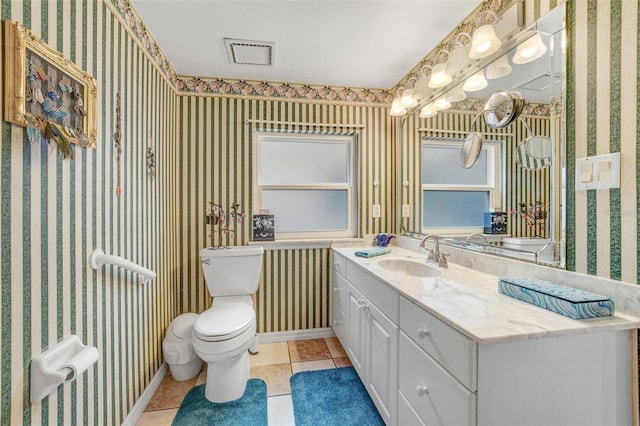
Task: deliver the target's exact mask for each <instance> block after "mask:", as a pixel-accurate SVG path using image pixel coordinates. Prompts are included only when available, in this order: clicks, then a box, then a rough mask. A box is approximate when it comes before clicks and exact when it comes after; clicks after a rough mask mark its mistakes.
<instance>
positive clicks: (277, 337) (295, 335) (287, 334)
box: [258, 328, 335, 343]
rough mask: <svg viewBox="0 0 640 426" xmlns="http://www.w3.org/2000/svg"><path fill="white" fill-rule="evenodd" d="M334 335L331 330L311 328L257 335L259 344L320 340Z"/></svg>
mask: <svg viewBox="0 0 640 426" xmlns="http://www.w3.org/2000/svg"><path fill="white" fill-rule="evenodd" d="M333 336H335V333H334V332H333V329H332V328H311V329H308V330H292V331H274V332H271V333H258V340H259V341H260V343H278V342H287V341H290V340H308V339H321V338H323V337H333Z"/></svg>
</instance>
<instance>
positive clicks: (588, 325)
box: [333, 246, 640, 345]
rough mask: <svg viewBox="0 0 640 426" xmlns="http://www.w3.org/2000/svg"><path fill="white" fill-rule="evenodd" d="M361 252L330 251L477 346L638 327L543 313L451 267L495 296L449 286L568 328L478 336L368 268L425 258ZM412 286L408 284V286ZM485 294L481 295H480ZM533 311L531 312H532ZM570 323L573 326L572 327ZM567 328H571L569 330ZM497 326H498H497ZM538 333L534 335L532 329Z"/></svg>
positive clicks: (623, 318)
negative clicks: (364, 255)
mask: <svg viewBox="0 0 640 426" xmlns="http://www.w3.org/2000/svg"><path fill="white" fill-rule="evenodd" d="M363 248H371V247H370V246H351V247H333V249H334V250H335V251H336V252H338V253H340V254H341V255H342V256H345V257H346V258H347V259H348V260H350V261H352V262H353V264H355V265H357V266H358V267H359V268H362V269H363V270H364V271H366V272H367V273H369V274H372V275H373V276H375V277H376V278H377V279H379V280H380V281H381V282H383V283H384V284H386V285H387V286H388V287H389V288H391V289H393V290H394V291H396V292H397V293H398V294H399V295H401V296H403V297H405V298H406V299H407V300H409V301H410V302H412V303H414V304H416V305H418V306H419V307H420V308H422V309H424V310H425V311H426V312H428V313H429V314H431V315H433V316H435V317H436V318H438V319H439V320H441V321H443V322H444V323H445V324H447V325H449V326H451V327H452V328H454V329H455V330H457V331H458V332H460V333H461V334H463V335H464V336H466V337H467V338H469V339H471V340H473V341H474V342H476V343H477V344H478V345H490V344H499V343H507V342H517V341H526V340H534V339H541V338H546V337H561V336H570V335H578V334H587V333H597V332H609V331H611V332H613V331H624V330H632V329H635V328H639V327H640V318H636V317H633V316H630V315H626V314H619V313H615V314H614V315H612V316H608V317H600V318H589V319H581V320H575V319H572V318H569V317H565V316H563V315H560V314H557V313H555V312H552V311H549V310H546V309H544V308H541V307H538V306H535V305H532V304H529V303H526V302H523V301H520V300H517V299H514V298H511V297H509V296H506V295H503V294H500V293H499V292H498V291H497V283H498V279H499V277H498V276H492V275H490V274H486V273H482V272H477V271H473V270H472V269H469V268H466V267H463V266H459V265H451V266H452V268H455V269H457V270H461V271H458V272H464V270H468V271H470V272H473V273H474V274H476V275H484V277H483V278H484V279H485V280H486V279H487V278H489V279H493V280H494V281H495V285H496V291H495V294H494V295H491V294H490V293H491V290H490V289H483V291H481V290H480V289H475V290H474V289H472V288H471V286H473V285H475V284H474V283H472V282H466V283H458V282H452V283H451V284H459V285H460V286H463V287H464V288H463V289H462V290H463V291H464V292H467V293H468V294H471V293H472V292H473V291H475V292H477V294H478V296H483V297H484V298H487V297H495V298H496V300H499V301H500V305H502V306H504V305H511V306H513V307H514V308H515V309H517V310H519V311H525V312H526V311H529V312H535V314H536V315H539V316H540V317H546V318H547V319H548V321H549V322H551V323H566V324H567V326H565V327H562V326H557V327H556V328H555V329H553V330H547V329H545V328H544V327H542V326H539V325H537V324H535V323H529V322H527V321H526V320H514V321H512V320H503V321H502V325H503V326H505V329H506V328H509V329H513V328H519V327H520V328H523V329H526V331H525V330H523V331H522V332H504V333H497V332H493V333H488V334H485V335H481V334H479V333H478V332H476V331H474V330H472V329H470V328H468V326H466V325H464V324H463V323H461V321H458V320H456V319H455V318H451V316H450V315H448V314H446V313H443V312H441V310H439V309H437V308H436V307H435V306H431V305H429V304H427V303H425V302H424V301H422V300H420V298H419V297H416V294H411V293H410V292H408V291H405V290H404V289H403V288H400V287H399V286H397V285H394V283H392V282H390V281H389V279H388V276H389V274H391V273H382V274H381V273H379V271H378V270H376V268H371V265H375V262H377V261H378V260H381V259H383V258H385V257H386V258H394V257H409V258H411V259H416V260H426V256H424V255H420V254H419V253H415V252H413V251H410V250H406V249H402V248H399V247H392V253H390V254H388V255H383V256H377V257H373V258H361V257H357V256H355V254H354V253H355V251H356V250H359V249H363ZM405 280H406V281H407V282H409V283H412V282H413V283H415V284H419V283H420V281H419V280H418V279H414V278H412V277H406V278H405ZM410 285H411V284H409V286H410ZM483 293H484V295H483ZM532 309H533V311H532ZM572 323H573V324H572ZM569 324H572V325H571V326H569ZM499 325H500V324H498V326H499ZM536 328H537V329H538V331H536V330H535V329H536Z"/></svg>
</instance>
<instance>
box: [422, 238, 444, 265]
mask: <svg viewBox="0 0 640 426" xmlns="http://www.w3.org/2000/svg"><path fill="white" fill-rule="evenodd" d="M429 240H432V241H433V244H434V246H435V247H434V248H433V249H430V250H429V257H427V263H428V264H430V265H435V266H439V267H441V268H446V267H447V266H448V264H447V256H448V255H449V253H440V243H439V242H438V237H436V236H435V235H433V234H429V235H427V236H426V237H424V240H422V242H421V243H420V247H422V248H423V249H425V250H426V247H425V245H426V244H427V241H429Z"/></svg>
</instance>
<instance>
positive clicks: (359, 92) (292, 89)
mask: <svg viewBox="0 0 640 426" xmlns="http://www.w3.org/2000/svg"><path fill="white" fill-rule="evenodd" d="M111 1H112V4H113V6H114V7H115V9H116V12H117V13H118V14H119V15H120V17H121V18H122V19H123V21H124V23H125V24H126V26H127V27H128V28H129V30H130V31H131V33H132V34H133V35H134V36H135V37H137V38H138V40H139V42H140V43H141V45H142V46H143V47H144V49H145V50H146V51H147V53H148V54H149V56H150V57H151V58H152V59H153V61H154V62H155V64H156V65H157V66H158V67H159V69H160V70H161V71H162V72H163V73H164V75H165V77H166V78H167V79H168V80H169V82H171V84H173V86H174V88H175V89H176V91H178V92H183V93H198V94H210V95H221V96H259V97H269V98H280V99H299V100H306V101H329V102H350V103H354V102H356V103H367V104H381V105H389V104H391V101H392V100H393V95H392V93H391V91H390V90H385V89H367V88H351V87H329V86H321V85H309V84H291V83H278V82H265V81H245V80H234V79H220V78H200V77H190V76H178V75H177V74H176V71H175V69H174V68H173V66H172V65H171V63H170V62H169V60H168V59H167V57H166V55H165V54H164V52H162V50H161V49H160V46H158V43H157V42H156V41H155V39H154V38H153V36H152V35H151V33H150V32H149V31H148V30H147V28H146V27H145V25H144V23H143V22H142V19H141V18H140V16H139V15H138V13H137V12H136V10H135V9H134V8H133V6H132V5H131V3H130V2H129V0H111Z"/></svg>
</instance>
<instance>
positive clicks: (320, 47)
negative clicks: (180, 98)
mask: <svg viewBox="0 0 640 426" xmlns="http://www.w3.org/2000/svg"><path fill="white" fill-rule="evenodd" d="M131 1H132V4H133V6H134V8H135V9H136V10H137V11H138V13H139V14H140V16H141V18H142V20H143V22H144V24H145V25H146V26H147V28H148V30H149V31H150V32H151V34H152V35H153V36H154V37H155V39H156V40H157V42H158V44H159V45H160V47H161V49H162V50H163V51H164V53H165V54H166V55H167V58H168V59H169V61H170V62H171V64H172V65H173V66H174V68H175V69H176V72H177V73H178V74H181V75H188V76H197V77H219V78H234V79H236V78H237V79H245V80H258V81H278V82H288V83H306V84H321V85H325V84H326V85H335V86H350V87H367V88H378V89H390V88H392V87H393V86H394V85H395V84H396V83H397V82H398V81H400V80H401V79H402V77H404V76H405V74H407V73H408V72H409V71H410V70H411V69H412V68H413V66H414V65H416V64H417V63H418V62H419V61H420V60H421V59H422V58H423V57H424V56H425V55H426V54H427V53H429V52H430V51H431V50H432V49H433V48H434V47H435V46H436V45H437V44H438V43H439V42H440V41H441V40H442V39H443V38H444V37H445V36H446V35H447V34H449V32H450V31H451V30H452V29H453V28H454V27H455V26H456V25H457V24H458V23H459V22H460V21H462V20H463V19H464V18H465V17H466V16H467V15H469V13H471V11H473V9H474V8H475V7H476V6H478V4H480V0H414V1H405V0H394V1H364V0H361V1H352V0H348V1H346V0H343V1H338V0H316V1H313V0H289V1H270V0H259V1H245V0H235V1H219V0H199V1H192V0H131ZM225 37H227V38H229V37H230V38H236V39H247V40H258V41H273V42H275V66H274V67H272V68H269V67H264V66H255V65H253V66H252V65H231V64H229V61H228V59H227V54H226V51H225V46H224V41H223V39H224V38H225Z"/></svg>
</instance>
